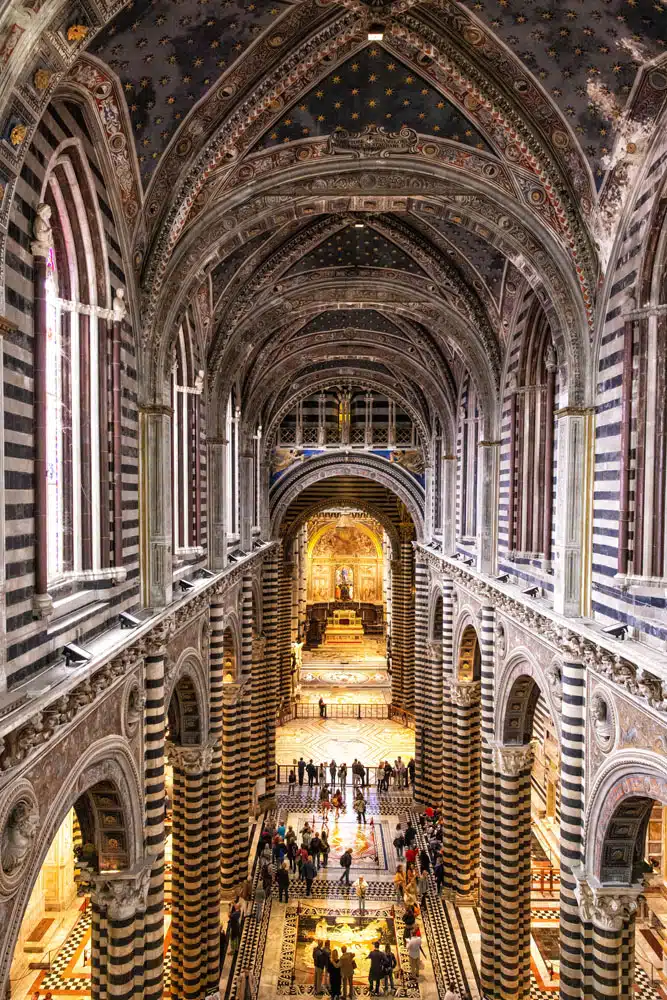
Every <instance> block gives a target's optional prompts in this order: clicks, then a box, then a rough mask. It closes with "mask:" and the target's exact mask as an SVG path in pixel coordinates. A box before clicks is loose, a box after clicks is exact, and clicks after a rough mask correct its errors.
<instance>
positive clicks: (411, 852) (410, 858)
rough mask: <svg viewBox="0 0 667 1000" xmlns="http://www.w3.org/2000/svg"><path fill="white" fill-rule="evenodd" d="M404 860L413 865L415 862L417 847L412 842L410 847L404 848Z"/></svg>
mask: <svg viewBox="0 0 667 1000" xmlns="http://www.w3.org/2000/svg"><path fill="white" fill-rule="evenodd" d="M405 860H406V862H407V863H408V864H409V865H415V864H416V863H417V848H416V847H415V846H414V842H413V843H412V844H411V845H410V847H408V848H406V851H405Z"/></svg>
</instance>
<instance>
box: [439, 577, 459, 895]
mask: <svg viewBox="0 0 667 1000" xmlns="http://www.w3.org/2000/svg"><path fill="white" fill-rule="evenodd" d="M455 671H456V666H455V663H454V582H453V580H452V579H451V578H450V577H447V576H445V577H443V579H442V679H441V685H442V695H441V697H442V793H441V801H442V810H443V818H444V820H445V829H444V837H443V844H442V846H443V852H444V855H445V888H446V889H452V888H453V887H454V871H455V867H454V801H455V791H454V774H455V771H454V761H455V757H454V707H453V705H452V697H451V683H452V679H453V677H454V674H455Z"/></svg>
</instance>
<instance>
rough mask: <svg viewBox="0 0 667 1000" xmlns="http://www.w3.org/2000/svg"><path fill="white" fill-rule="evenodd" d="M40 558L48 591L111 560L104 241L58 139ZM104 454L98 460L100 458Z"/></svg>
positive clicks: (52, 190)
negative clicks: (43, 546)
mask: <svg viewBox="0 0 667 1000" xmlns="http://www.w3.org/2000/svg"><path fill="white" fill-rule="evenodd" d="M44 202H45V203H46V204H47V205H48V206H49V207H50V209H51V226H52V235H53V247H52V249H51V250H50V252H49V255H48V257H47V261H46V281H45V299H46V373H45V380H46V442H45V459H46V494H47V518H46V525H47V526H46V535H47V537H46V562H47V579H48V586H49V590H51V589H52V588H53V586H54V585H57V584H59V583H64V582H67V581H71V580H72V579H73V578H76V577H77V576H81V575H82V574H86V575H87V576H88V575H89V574H90V573H91V572H92V573H94V572H95V571H99V570H101V569H102V568H103V567H105V566H108V564H109V523H108V518H109V496H108V466H107V461H106V456H107V455H108V451H109V449H108V443H107V436H108V417H107V386H106V379H107V368H108V349H109V344H108V327H107V320H108V319H109V310H108V297H109V279H108V272H107V264H106V260H105V255H104V252H103V250H104V238H103V230H102V226H101V222H100V219H99V217H98V215H97V213H96V206H97V198H96V197H95V194H94V186H93V183H92V179H91V177H90V174H89V167H88V164H87V162H86V161H85V158H84V157H83V156H82V155H81V154H80V151H79V148H78V146H77V145H76V144H74V143H73V144H68V145H66V146H65V147H64V148H63V149H62V150H61V152H60V153H59V154H58V155H57V157H56V158H55V160H54V163H53V166H52V168H51V170H50V173H49V175H48V179H47V182H46V189H45V192H44ZM102 456H104V460H103V459H102Z"/></svg>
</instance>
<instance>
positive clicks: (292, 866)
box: [287, 840, 299, 873]
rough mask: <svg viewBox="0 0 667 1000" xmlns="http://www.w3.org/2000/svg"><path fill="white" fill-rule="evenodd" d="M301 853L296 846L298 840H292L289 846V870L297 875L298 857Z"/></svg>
mask: <svg viewBox="0 0 667 1000" xmlns="http://www.w3.org/2000/svg"><path fill="white" fill-rule="evenodd" d="M298 853H299V848H298V847H297V846H296V840H290V841H289V842H288V844H287V860H288V862H289V870H290V871H291V872H294V873H296V856H297V854H298Z"/></svg>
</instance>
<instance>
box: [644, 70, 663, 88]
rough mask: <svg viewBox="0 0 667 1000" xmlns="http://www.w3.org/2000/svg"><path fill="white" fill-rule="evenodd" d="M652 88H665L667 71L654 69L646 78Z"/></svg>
mask: <svg viewBox="0 0 667 1000" xmlns="http://www.w3.org/2000/svg"><path fill="white" fill-rule="evenodd" d="M648 82H649V83H650V84H651V86H652V87H653V89H654V90H667V73H662V72H661V71H660V70H657V69H654V70H653V72H652V73H651V74H650V76H649V78H648Z"/></svg>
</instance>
